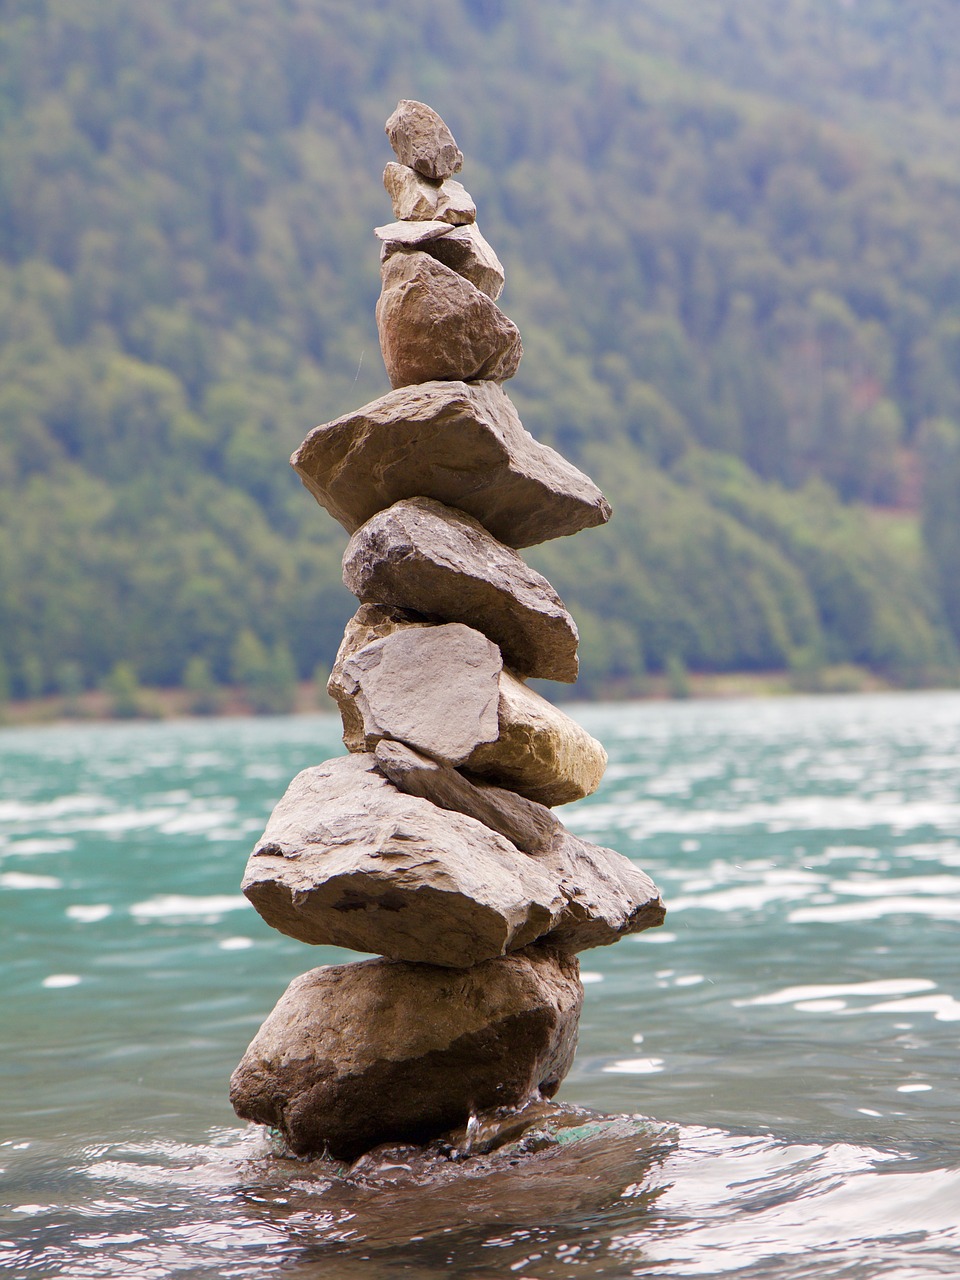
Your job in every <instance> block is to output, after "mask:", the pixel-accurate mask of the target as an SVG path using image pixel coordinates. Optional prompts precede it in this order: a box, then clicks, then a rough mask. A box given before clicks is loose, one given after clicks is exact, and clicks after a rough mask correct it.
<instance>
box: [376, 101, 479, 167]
mask: <svg viewBox="0 0 960 1280" xmlns="http://www.w3.org/2000/svg"><path fill="white" fill-rule="evenodd" d="M384 132H385V133H386V135H387V138H388V139H389V140H390V145H391V147H393V150H394V152H395V153H396V156H397V159H398V160H399V161H400V163H401V164H405V165H409V166H410V168H411V169H416V171H417V173H422V174H423V175H424V177H427V178H434V179H436V180H438V181H439V180H442V179H444V178H449V177H450V175H451V174H453V173H458V172H459V170H460V168H461V167H462V165H463V152H462V151H461V150H460V148H459V147H458V146H457V144H456V142H455V141H454V137H453V134H452V133H451V132H450V130H449V128H448V127H447V125H446V124H445V123H444V121H443V120H442V118H441V117H440V116H439V115H438V114H437V113H436V111H434V109H433V107H428V106H427V104H426V103H425V102H418V101H417V100H416V99H415V98H401V99H400V101H399V102H398V103H397V106H396V110H395V111H394V112H393V114H392V115H391V116H390V118H389V120H388V121H387V123H386V124H385V125H384Z"/></svg>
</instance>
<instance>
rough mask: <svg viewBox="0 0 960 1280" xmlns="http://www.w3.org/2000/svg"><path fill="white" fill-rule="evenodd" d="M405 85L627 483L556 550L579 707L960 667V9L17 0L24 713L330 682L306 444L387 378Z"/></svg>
mask: <svg viewBox="0 0 960 1280" xmlns="http://www.w3.org/2000/svg"><path fill="white" fill-rule="evenodd" d="M400 97H415V98H421V99H423V100H425V101H427V102H429V103H430V104H431V105H432V106H433V107H434V108H436V109H437V110H438V111H439V112H440V113H441V114H442V115H443V116H444V118H445V119H446V120H447V122H448V124H449V125H450V127H451V128H452V130H453V132H454V134H455V136H456V138H457V140H458V142H459V144H460V146H461V148H462V149H463V151H464V154H465V157H466V160H465V164H464V168H463V172H462V173H461V174H460V175H459V176H460V178H461V179H462V180H463V182H464V185H465V186H466V187H467V189H468V191H470V193H471V194H472V195H473V197H474V198H475V199H476V201H477V204H478V207H479V219H478V220H479V225H480V227H481V229H482V231H483V232H484V234H485V235H486V237H487V238H488V239H489V240H490V242H491V243H492V244H493V246H494V248H495V249H496V250H497V252H498V254H499V256H500V258H501V259H502V261H503V263H504V265H505V267H506V271H507V289H506V291H505V293H504V295H503V298H502V300H501V306H502V307H503V309H504V310H505V311H506V312H507V314H508V315H510V317H511V318H512V319H514V320H515V321H516V322H517V324H518V325H519V326H520V329H521V332H522V334H523V338H524V344H525V347H526V354H525V356H524V359H523V362H522V364H521V367H520V371H519V374H518V376H517V377H516V378H515V379H514V380H513V381H512V382H511V383H509V384H508V388H507V389H508V391H509V393H510V395H511V397H512V398H513V399H514V400H515V402H516V404H517V406H518V408H519V410H520V412H521V416H522V418H523V421H524V424H525V425H526V427H527V428H528V429H529V430H530V431H531V432H532V433H533V434H534V435H535V436H537V437H538V438H539V439H541V440H543V441H545V442H547V443H549V444H551V445H553V446H555V447H556V448H558V449H560V450H561V451H562V452H563V453H564V454H566V455H567V456H568V457H570V458H571V459H572V460H573V461H574V462H576V463H577V464H578V465H579V466H580V467H581V468H583V469H584V470H586V471H587V472H589V473H590V474H591V476H592V477H593V478H595V479H596V480H597V481H598V483H600V484H601V486H602V487H603V488H604V489H605V491H606V492H607V493H608V496H609V497H610V498H611V500H612V502H613V504H614V510H615V516H614V520H613V522H612V523H611V524H610V525H609V526H608V527H607V528H605V529H603V530H599V531H594V532H591V533H590V534H589V535H588V536H583V537H580V538H577V539H576V540H575V541H574V542H568V541H566V540H564V541H562V542H560V543H552V544H550V545H548V546H546V547H544V548H542V549H538V550H535V551H533V552H531V553H530V559H531V560H532V561H533V562H534V563H535V564H536V566H537V567H538V568H540V569H541V570H542V571H544V572H546V573H547V575H548V576H549V577H550V578H551V580H552V581H553V582H554V584H555V585H556V587H557V589H558V590H559V591H560V593H561V595H562V596H563V597H564V599H565V600H566V603H567V604H568V606H569V607H570V608H571V610H572V611H573V613H574V615H575V617H576V618H577V620H578V623H579V625H580V628H581V633H582V636H583V650H582V652H583V677H582V681H581V683H580V685H579V686H578V690H579V691H580V692H581V693H582V694H585V695H588V696H607V697H609V696H618V695H631V696H633V695H637V694H643V693H649V692H664V691H666V692H672V693H674V694H683V693H685V692H687V691H688V690H689V689H690V688H691V687H692V688H693V689H694V691H695V692H696V691H698V690H700V689H703V688H705V687H707V686H706V685H704V683H703V682H704V681H709V680H710V679H714V680H716V679H720V678H723V677H732V676H734V675H736V676H738V677H741V676H743V673H754V674H753V677H752V678H753V679H754V681H755V682H758V684H755V685H754V686H750V685H749V684H748V685H745V686H743V687H746V688H751V687H759V686H762V684H763V682H764V681H766V682H768V683H772V684H773V685H774V686H775V687H779V688H784V687H792V688H798V689H805V690H817V689H831V690H844V689H856V688H861V687H876V686H878V685H879V686H884V685H894V686H904V685H929V684H934V683H939V684H942V683H949V682H955V681H956V678H957V661H958V659H957V642H958V636H960V426H958V422H960V237H958V228H960V147H958V143H957V138H958V131H957V121H956V117H957V114H958V111H960V13H958V10H957V7H956V6H955V5H953V4H951V3H949V2H948V0H923V2H922V3H919V4H912V5H903V4H897V3H894V2H893V0H871V2H870V3H857V2H856V0H782V2H780V3H777V4H771V3H769V0H709V2H707V0H685V2H684V3H683V4H682V5H678V4H676V3H675V0H590V2H589V3H587V2H585V0H523V3H522V4H520V3H511V2H510V0H443V2H442V3H440V2H439V0H406V3H404V4H403V5H402V6H401V5H396V4H389V3H386V0H367V2H366V3H364V4H360V5H346V4H343V3H341V2H339V0H204V2H203V3H202V4H196V3H193V0H149V3H148V2H147V0H0V705H2V704H6V706H7V714H8V716H10V717H12V718H14V719H16V718H17V717H18V716H21V717H22V716H26V715H32V716H39V715H42V714H53V713H54V712H55V713H56V714H61V713H62V712H63V711H65V710H66V711H67V712H70V711H73V712H75V713H79V712H81V711H84V710H89V709H90V707H91V706H93V707H97V706H99V708H100V709H101V710H108V711H113V712H115V713H117V714H127V715H130V714H137V713H142V712H145V711H147V712H149V711H154V712H156V711H158V710H162V709H163V707H164V705H165V703H164V698H167V699H169V698H173V697H174V696H175V697H178V698H180V699H181V701H180V702H179V703H176V706H177V707H179V708H180V709H184V708H186V709H191V710H194V711H200V712H202V711H208V712H209V711H217V710H224V709H230V708H231V706H232V703H231V699H234V700H236V699H237V698H238V697H239V699H240V705H241V706H242V707H244V708H246V709H249V710H254V711H283V710H287V709H291V708H292V707H294V706H296V705H302V702H303V696H304V693H303V690H304V688H306V689H307V690H310V689H312V688H315V687H316V686H315V685H312V684H306V685H304V683H303V682H312V681H315V680H320V681H322V680H323V678H324V677H325V674H326V670H327V669H328V667H329V664H330V663H331V661H332V658H333V655H334V653H335V650H336V645H337V642H338V640H339V637H340V634H341V631H342V627H343V624H344V622H345V620H346V618H347V617H348V616H349V615H350V613H351V612H352V611H353V608H354V603H353V601H352V598H351V597H349V596H348V595H347V593H346V591H345V590H344V588H343V587H342V586H341V584H340V580H339V579H340V566H339V561H340V555H341V552H342V549H343V546H344V543H345V535H344V533H343V531H342V530H341V529H340V528H339V526H338V525H336V524H335V523H334V522H333V521H332V520H331V519H330V518H329V517H328V516H327V515H326V514H325V513H324V512H323V511H321V510H320V509H319V508H317V506H316V504H315V503H314V502H313V500H312V499H311V498H310V497H309V496H308V495H307V494H306V493H305V492H304V491H303V489H302V488H301V486H300V485H299V483H298V481H297V479H296V477H295V475H294V474H293V472H292V471H291V470H290V469H289V468H288V467H287V464H286V458H287V455H288V454H289V453H290V451H291V450H292V449H293V448H294V447H295V446H296V445H297V444H298V443H299V442H300V440H301V439H302V438H303V436H304V435H305V434H306V432H307V431H308V430H309V429H310V428H311V427H313V426H314V425H315V424H316V423H318V422H323V421H328V420H329V419H331V418H333V417H335V416H337V415H339V414H341V413H343V412H345V411H346V410H348V409H352V408H355V407H358V406H359V405H361V404H363V403H364V402H366V401H368V400H371V399H373V398H375V397H377V396H378V395H381V394H382V393H384V392H385V391H386V390H388V384H387V381H386V377H385V374H384V371H383V365H382V361H381V358H380V352H379V348H378V343H377V336H376V328H375V324H374V316H373V311H374V304H375V301H376V297H377V294H378V291H379V276H378V244H377V241H376V240H375V239H374V237H373V234H372V229H373V227H374V226H375V225H378V224H382V223H385V222H387V221H390V219H391V216H392V215H391V211H390V204H389V201H388V199H387V196H386V194H385V192H384V191H383V189H382V186H381V182H380V175H381V172H382V168H383V165H384V164H385V163H386V161H387V160H388V159H390V158H391V154H392V153H391V152H390V150H389V147H388V144H387V142H386V139H385V137H384V135H383V123H384V120H385V119H386V117H387V116H388V115H389V113H390V112H391V111H392V109H393V107H394V106H395V104H396V102H397V100H398V99H399V98H400ZM691 682H692V684H691ZM698 682H699V683H698ZM298 685H299V686H300V687H299V690H298ZM227 687H229V691H228V688H227ZM738 687H739V686H738ZM145 688H149V690H150V692H149V694H147V693H145V692H144V690H145ZM165 690H167V691H169V690H178V691H179V692H178V693H177V694H176V695H173V694H170V693H164V691H165ZM91 691H98V692H96V693H95V694H92V693H91ZM184 691H185V692H184ZM308 696H312V695H308ZM298 697H299V699H300V703H299V704H298ZM317 697H318V698H319V697H322V695H317ZM97 698H99V699H100V702H99V703H97V701H96V699H97ZM38 699H46V700H47V701H46V702H45V703H44V702H39V703H38V702H37V700H38ZM91 699H93V701H91ZM27 700H31V701H30V702H29V707H28V705H27ZM308 705H309V703H308ZM313 705H316V706H320V705H321V703H320V702H319V701H317V702H315V703H314V704H313ZM44 708H46V710H44Z"/></svg>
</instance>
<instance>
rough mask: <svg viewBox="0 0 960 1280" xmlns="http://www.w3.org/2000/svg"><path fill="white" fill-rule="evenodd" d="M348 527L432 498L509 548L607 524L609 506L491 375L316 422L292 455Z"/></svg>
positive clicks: (385, 399)
mask: <svg viewBox="0 0 960 1280" xmlns="http://www.w3.org/2000/svg"><path fill="white" fill-rule="evenodd" d="M290 461H291V464H292V465H293V466H294V467H295V468H296V470H297V472H298V474H299V476H300V478H301V480H302V481H303V483H304V484H305V485H306V487H307V488H308V489H309V490H310V492H311V493H312V494H313V496H314V497H315V498H316V500H317V501H318V502H319V503H320V505H321V506H322V507H325V508H326V509H327V510H328V511H329V512H330V514H331V515H332V516H333V518H334V519H335V520H339V522H340V523H341V524H342V525H343V527H344V528H345V529H346V530H347V532H348V533H353V532H354V530H356V529H357V528H358V527H359V526H360V525H361V524H363V523H364V521H366V520H369V519H370V517H371V516H372V515H374V514H375V513H376V512H377V511H381V510H383V508H384V507H389V506H391V505H392V504H393V503H394V502H397V501H398V500H399V499H400V498H416V497H419V496H423V497H427V498H435V499H436V500H437V501H438V502H443V503H446V505H447V506H450V507H458V508H459V509H460V510H461V511H466V512H467V514H468V515H471V516H473V517H474V518H475V519H477V520H479V521H480V523H481V524H482V525H484V527H485V528H487V529H489V531H490V532H491V533H492V534H493V536H494V537H495V538H497V539H499V541H500V542H505V543H506V544H507V546H510V547H530V546H534V545H536V544H537V543H540V542H547V541H548V540H549V539H551V538H559V537H562V536H564V535H566V534H571V533H576V532H578V530H580V529H586V528H591V527H593V526H595V525H599V524H604V523H605V522H606V521H607V520H609V518H610V505H609V503H608V502H607V500H606V499H605V498H604V496H603V494H602V493H601V492H600V490H599V489H598V488H597V487H596V485H595V484H593V483H592V481H590V480H589V479H588V478H587V477H586V476H585V475H584V474H583V473H582V472H580V471H578V470H577V468H576V467H574V466H573V465H572V464H571V463H569V462H567V461H566V459H565V458H562V457H561V456H560V455H559V454H558V453H556V452H555V451H554V450H553V449H550V448H548V447H547V446H546V445H542V444H539V443H538V442H537V441H536V440H534V439H533V437H532V436H531V435H530V434H529V433H528V432H526V431H524V429H523V426H522V425H521V422H520V419H519V417H518V416H517V411H516V409H515V408H514V406H513V404H512V403H511V402H510V399H509V397H508V396H507V395H506V393H505V392H504V390H503V388H502V387H500V386H498V385H497V384H496V383H494V382H480V383H475V384H468V383H463V382H429V383H426V384H424V385H420V386H413V387H402V388H400V389H399V390H397V391H391V392H389V393H388V394H387V395H385V396H382V397H381V398H380V399H379V400H374V401H373V402H372V403H371V404H367V405H364V406H363V408H362V409H357V410H355V411H354V412H352V413H349V414H345V415H344V416H343V417H342V418H336V419H335V420H334V421H333V422H328V423H324V424H323V425H322V426H319V427H315V428H314V429H313V431H311V432H310V434H309V435H308V436H307V438H306V440H304V442H303V444H302V445H301V446H300V448H299V449H298V450H297V451H296V453H294V455H293V457H292V458H291V459H290Z"/></svg>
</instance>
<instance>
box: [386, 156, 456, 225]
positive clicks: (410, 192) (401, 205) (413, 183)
mask: <svg viewBox="0 0 960 1280" xmlns="http://www.w3.org/2000/svg"><path fill="white" fill-rule="evenodd" d="M383 185H384V187H385V188H386V192H387V195H388V196H389V197H390V203H391V205H392V206H393V216H394V217H395V218H397V219H399V220H401V221H403V222H433V221H437V222H449V223H450V225H451V226H453V227H462V226H468V225H469V224H470V223H471V222H476V220H477V206H476V205H475V204H474V203H473V200H472V199H471V197H470V193H469V192H468V191H467V190H466V189H465V188H464V186H463V183H462V182H456V181H454V179H453V178H447V179H446V180H445V181H444V182H431V181H430V179H429V178H424V177H422V176H421V175H420V174H419V173H416V172H415V171H414V170H413V169H408V168H407V166H406V165H404V164H396V163H395V162H394V161H393V160H391V161H390V163H389V164H388V165H387V167H386V168H385V169H384V171H383Z"/></svg>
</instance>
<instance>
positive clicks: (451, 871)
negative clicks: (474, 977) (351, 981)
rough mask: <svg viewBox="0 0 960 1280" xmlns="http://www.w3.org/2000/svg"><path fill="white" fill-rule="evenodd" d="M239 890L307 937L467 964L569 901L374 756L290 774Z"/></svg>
mask: <svg viewBox="0 0 960 1280" xmlns="http://www.w3.org/2000/svg"><path fill="white" fill-rule="evenodd" d="M243 892H244V893H245V894H246V896H247V898H249V900H250V901H251V902H252V903H253V905H254V907H255V908H256V909H257V911H258V912H259V913H260V915H261V916H262V917H263V919H264V920H265V921H266V922H267V924H269V925H271V926H272V927H273V928H275V929H278V930H279V931H280V932H281V933H284V934H287V935H288V936H290V937H292V938H298V939H299V940H300V941H301V942H308V943H313V944H318V945H332V946H338V947H350V948H352V949H353V950H356V951H367V952H374V953H375V954H378V955H384V956H389V957H390V958H392V959H398V960H409V961H414V962H418V963H424V964H433V965H441V966H447V967H453V968H467V967H469V966H471V965H475V964H479V963H481V962H482V961H484V960H488V959H490V958H492V957H494V956H500V955H503V954H505V953H506V952H508V951H513V950H517V949H519V948H520V947H523V946H525V945H526V944H528V943H530V942H532V941H534V940H535V939H536V938H538V937H540V936H541V935H542V934H544V933H548V932H549V931H550V929H551V928H552V927H553V926H554V925H555V924H556V923H557V921H558V919H559V916H560V913H561V911H562V910H563V906H564V901H565V899H564V897H563V895H562V894H561V892H560V889H559V886H558V882H557V876H556V873H555V870H554V869H553V868H552V867H541V866H540V865H539V863H538V862H537V861H536V860H534V859H533V858H529V857H527V856H526V854H523V853H520V852H519V850H517V849H516V848H515V847H514V846H513V845H512V844H510V843H509V841H507V840H506V839H504V838H503V837H502V836H500V835H498V834H497V833H496V832H495V831H492V830H491V829H490V828H489V827H487V826H485V825H483V824H482V823H480V822H477V821H476V820H475V819H473V818H471V817H468V816H466V815H464V814H460V813H454V812H451V811H448V810H444V809H440V808H438V807H437V806H436V805H434V804H432V803H431V802H430V801H428V800H422V799H420V798H418V797H416V796H413V795H407V794H405V793H403V792H401V791H399V790H398V789H397V788H396V787H395V786H394V785H393V784H392V783H391V782H389V781H388V780H387V779H386V778H385V777H384V776H383V774H382V773H380V772H379V770H378V769H377V767H376V760H375V758H374V757H373V756H372V755H369V754H362V755H349V756H341V757H339V758H338V759H336V760H328V761H327V762H326V763H325V764H322V765H317V766H315V767H314V768H311V769H305V770H304V771H303V772H302V773H300V774H298V775H297V777H296V778H294V779H293V781H292V782H291V783H290V786H289V788H288V789H287V792H286V794H285V795H284V796H283V798H282V799H281V800H280V802H279V804H278V805H277V807H276V809H275V810H274V811H273V814H272V815H271V817H270V821H269V822H268V823H267V827H266V830H265V831H264V834H263V836H262V837H261V839H260V841H259V842H258V844H257V846H256V848H255V849H254V851H253V853H252V854H251V856H250V859H249V861H248V863H247V869H246V874H245V875H244V879H243Z"/></svg>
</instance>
